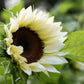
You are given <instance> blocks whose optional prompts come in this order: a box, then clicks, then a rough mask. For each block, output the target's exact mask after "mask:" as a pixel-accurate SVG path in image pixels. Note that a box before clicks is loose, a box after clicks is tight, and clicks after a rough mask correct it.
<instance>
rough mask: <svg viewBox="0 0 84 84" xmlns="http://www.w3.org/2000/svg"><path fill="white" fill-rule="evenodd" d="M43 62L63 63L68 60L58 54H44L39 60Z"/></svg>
mask: <svg viewBox="0 0 84 84" xmlns="http://www.w3.org/2000/svg"><path fill="white" fill-rule="evenodd" d="M38 62H39V63H41V64H63V63H67V61H66V60H65V59H64V58H63V57H57V56H43V57H42V58H41V59H40V60H39V61H38Z"/></svg>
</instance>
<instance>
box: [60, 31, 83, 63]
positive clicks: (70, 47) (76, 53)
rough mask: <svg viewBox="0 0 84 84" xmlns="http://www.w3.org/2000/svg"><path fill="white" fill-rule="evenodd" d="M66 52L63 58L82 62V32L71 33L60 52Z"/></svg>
mask: <svg viewBox="0 0 84 84" xmlns="http://www.w3.org/2000/svg"><path fill="white" fill-rule="evenodd" d="M61 51H62V52H68V53H69V54H68V55H66V56H65V57H67V58H69V59H72V60H77V61H81V62H84V31H76V32H73V33H72V34H71V35H70V36H69V37H68V39H67V40H66V41H65V46H64V48H63V49H62V50H61Z"/></svg>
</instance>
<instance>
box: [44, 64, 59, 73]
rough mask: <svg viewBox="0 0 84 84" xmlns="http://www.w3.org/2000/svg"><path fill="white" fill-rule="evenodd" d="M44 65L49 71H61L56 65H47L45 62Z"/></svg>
mask: <svg viewBox="0 0 84 84" xmlns="http://www.w3.org/2000/svg"><path fill="white" fill-rule="evenodd" d="M44 67H45V68H46V69H47V71H49V72H55V73H60V72H59V71H58V70H56V68H55V67H53V66H52V65H47V64H45V65H44Z"/></svg>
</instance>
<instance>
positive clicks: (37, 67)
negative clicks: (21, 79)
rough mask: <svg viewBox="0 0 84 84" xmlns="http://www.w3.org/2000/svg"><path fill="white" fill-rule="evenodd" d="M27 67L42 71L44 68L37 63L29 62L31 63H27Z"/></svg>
mask: <svg viewBox="0 0 84 84" xmlns="http://www.w3.org/2000/svg"><path fill="white" fill-rule="evenodd" d="M29 67H30V68H31V70H32V71H34V72H40V71H44V70H45V68H44V67H43V66H42V65H41V64H39V63H31V64H29Z"/></svg>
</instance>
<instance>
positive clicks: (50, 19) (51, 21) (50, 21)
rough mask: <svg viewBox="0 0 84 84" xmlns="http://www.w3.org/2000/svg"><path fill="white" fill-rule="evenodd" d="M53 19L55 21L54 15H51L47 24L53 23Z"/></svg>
mask: <svg viewBox="0 0 84 84" xmlns="http://www.w3.org/2000/svg"><path fill="white" fill-rule="evenodd" d="M53 21H54V16H53V17H50V18H49V19H48V20H47V24H49V23H50V24H51V23H53Z"/></svg>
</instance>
